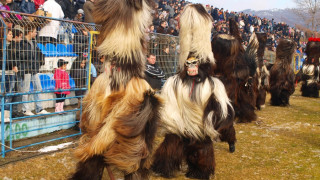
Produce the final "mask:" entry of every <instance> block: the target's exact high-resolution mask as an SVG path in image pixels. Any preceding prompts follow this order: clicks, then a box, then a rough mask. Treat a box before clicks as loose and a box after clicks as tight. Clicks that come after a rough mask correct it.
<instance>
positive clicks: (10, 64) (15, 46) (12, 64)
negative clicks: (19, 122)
mask: <svg viewBox="0 0 320 180" xmlns="http://www.w3.org/2000/svg"><path fill="white" fill-rule="evenodd" d="M12 37H13V39H12V42H11V43H10V45H9V46H8V54H7V70H9V71H12V73H13V74H12V75H10V76H9V77H7V76H6V83H7V84H8V85H6V86H9V91H7V92H10V93H12V92H18V91H21V89H20V87H21V69H20V51H21V49H20V42H21V40H22V37H23V33H22V31H21V30H19V29H13V30H12ZM21 97H22V96H20V95H18V96H9V97H8V100H6V103H8V102H21ZM7 109H9V107H7ZM20 116H23V113H22V112H21V110H19V109H18V105H17V104H15V105H12V117H20Z"/></svg>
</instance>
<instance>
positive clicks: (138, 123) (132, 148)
mask: <svg viewBox="0 0 320 180" xmlns="http://www.w3.org/2000/svg"><path fill="white" fill-rule="evenodd" d="M149 5H150V2H149V1H146V0H130V1H111V0H99V1H97V2H96V3H95V11H94V16H95V20H96V22H97V23H99V24H101V25H102V29H101V34H100V36H99V38H100V40H99V41H100V45H99V47H98V50H99V52H100V53H101V54H102V55H105V56H106V57H107V58H106V59H107V62H106V68H105V69H106V71H105V73H103V74H101V75H100V76H99V77H98V78H97V79H96V80H95V82H94V84H93V86H92V88H91V90H90V91H89V93H88V94H87V95H86V96H85V98H84V100H83V114H82V119H81V121H80V128H81V130H82V132H83V135H82V137H81V139H80V142H79V146H78V147H77V149H76V150H75V155H76V157H77V158H78V159H79V162H78V165H77V169H76V172H75V173H74V174H73V175H72V177H71V178H70V179H77V180H78V179H101V177H102V173H103V169H104V167H105V166H115V167H116V168H118V169H119V170H121V171H122V172H123V173H124V175H125V179H147V178H148V177H147V175H148V169H149V168H150V166H151V159H150V158H151V152H152V147H153V140H154V137H155V133H156V130H157V122H158V119H159V110H160V106H161V99H160V97H158V96H157V95H155V94H154V92H153V90H152V88H151V87H150V86H149V84H148V83H147V82H146V81H145V80H144V79H143V74H144V67H145V64H144V63H145V54H144V52H145V46H144V44H145V43H144V32H146V31H145V29H146V28H147V26H148V23H149V21H150V17H151V15H150V10H151V8H150V6H149ZM115 14H117V16H115Z"/></svg>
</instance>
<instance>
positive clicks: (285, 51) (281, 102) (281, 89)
mask: <svg viewBox="0 0 320 180" xmlns="http://www.w3.org/2000/svg"><path fill="white" fill-rule="evenodd" d="M295 48H296V44H295V42H294V41H292V40H290V39H282V40H280V42H279V45H278V46H277V50H276V61H275V63H274V65H273V66H272V68H271V70H270V93H271V105H274V106H287V105H289V97H290V95H292V94H293V93H294V90H295V89H294V77H295V76H294V72H293V69H292V67H291V62H292V57H293V53H294V51H295Z"/></svg>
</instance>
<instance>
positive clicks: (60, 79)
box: [54, 59, 70, 112]
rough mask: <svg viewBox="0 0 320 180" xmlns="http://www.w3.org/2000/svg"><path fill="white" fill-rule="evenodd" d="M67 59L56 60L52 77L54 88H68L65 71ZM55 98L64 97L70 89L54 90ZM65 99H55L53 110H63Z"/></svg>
mask: <svg viewBox="0 0 320 180" xmlns="http://www.w3.org/2000/svg"><path fill="white" fill-rule="evenodd" d="M67 64H68V62H67V61H64V60H63V59H59V60H58V68H57V69H56V70H55V72H54V79H55V80H56V87H55V89H56V90H61V89H70V83H69V75H68V73H67V72H66V69H67ZM55 94H56V96H57V98H65V97H66V96H67V95H68V94H70V91H60V92H55ZM64 101H65V99H58V100H56V109H55V112H61V111H64V110H63V105H64Z"/></svg>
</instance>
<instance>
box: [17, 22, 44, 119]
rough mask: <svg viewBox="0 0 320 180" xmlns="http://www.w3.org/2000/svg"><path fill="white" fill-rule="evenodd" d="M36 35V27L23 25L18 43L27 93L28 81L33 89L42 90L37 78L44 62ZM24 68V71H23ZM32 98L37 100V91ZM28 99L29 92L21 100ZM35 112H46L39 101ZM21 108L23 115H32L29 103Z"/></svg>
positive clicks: (28, 89)
mask: <svg viewBox="0 0 320 180" xmlns="http://www.w3.org/2000/svg"><path fill="white" fill-rule="evenodd" d="M36 36H37V29H36V27H34V26H33V27H25V36H24V38H25V39H23V40H22V41H21V44H20V48H21V51H20V66H21V67H20V71H22V73H23V74H22V79H23V85H22V86H23V87H22V89H23V92H24V93H28V92H29V91H30V82H31V83H32V85H33V88H34V91H42V87H41V82H40V78H39V74H38V73H39V69H40V66H41V65H43V64H44V55H43V54H42V53H41V51H40V49H39V48H38V47H37V43H36V41H35V37H36ZM23 70H24V71H23ZM33 97H34V100H35V101H37V100H39V95H38V94H37V93H35V94H33ZM28 100H29V94H26V95H23V96H22V101H23V102H26V101H28ZM35 104H36V113H37V114H46V113H48V112H47V111H46V110H44V109H43V108H42V104H41V102H35ZM22 110H23V112H24V114H25V115H27V116H32V115H34V114H33V113H32V112H31V108H30V107H29V103H23V104H22Z"/></svg>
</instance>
